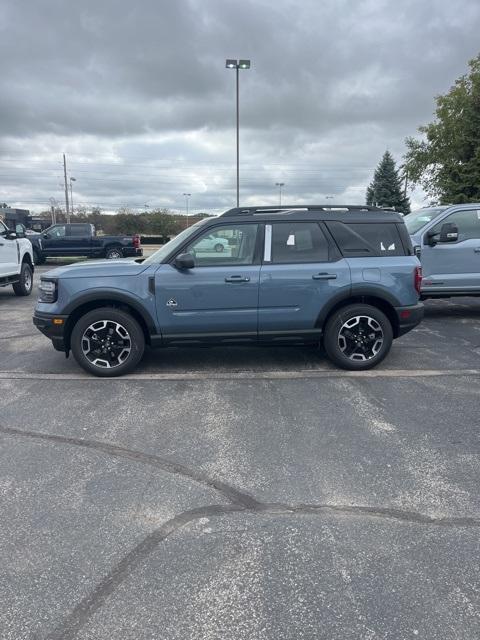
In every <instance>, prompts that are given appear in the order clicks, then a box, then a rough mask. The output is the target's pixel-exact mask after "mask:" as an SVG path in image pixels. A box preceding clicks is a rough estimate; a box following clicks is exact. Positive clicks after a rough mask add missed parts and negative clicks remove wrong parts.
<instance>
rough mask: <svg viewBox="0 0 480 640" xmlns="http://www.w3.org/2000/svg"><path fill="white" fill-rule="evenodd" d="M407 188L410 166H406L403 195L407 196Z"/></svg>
mask: <svg viewBox="0 0 480 640" xmlns="http://www.w3.org/2000/svg"><path fill="white" fill-rule="evenodd" d="M407 189H408V168H407V167H405V188H404V190H403V197H404V198H406V197H407Z"/></svg>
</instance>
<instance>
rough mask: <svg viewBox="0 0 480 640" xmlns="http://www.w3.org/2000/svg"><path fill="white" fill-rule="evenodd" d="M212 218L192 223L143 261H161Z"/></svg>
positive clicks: (147, 262) (145, 262)
mask: <svg viewBox="0 0 480 640" xmlns="http://www.w3.org/2000/svg"><path fill="white" fill-rule="evenodd" d="M210 219H211V218H205V220H200V222H196V223H195V224H192V226H191V227H188V228H187V229H184V230H183V231H181V232H180V233H179V234H178V236H175V238H172V239H171V240H170V241H169V242H167V244H164V245H163V247H160V249H158V251H155V253H152V255H151V256H149V257H148V258H147V259H146V260H144V261H143V264H152V263H160V262H162V260H163V259H164V258H166V257H167V256H168V255H169V254H170V253H171V252H172V251H175V249H176V248H177V247H179V246H180V245H181V244H182V242H184V240H186V239H187V238H189V237H190V236H191V235H193V234H194V233H195V232H196V231H197V230H198V229H199V227H203V225H204V224H205V223H207V222H208V221H209V220H210Z"/></svg>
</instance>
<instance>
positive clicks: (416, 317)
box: [395, 302, 424, 337]
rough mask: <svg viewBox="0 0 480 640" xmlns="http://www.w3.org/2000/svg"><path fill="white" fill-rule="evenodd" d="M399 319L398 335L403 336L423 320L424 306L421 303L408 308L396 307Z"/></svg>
mask: <svg viewBox="0 0 480 640" xmlns="http://www.w3.org/2000/svg"><path fill="white" fill-rule="evenodd" d="M395 312H396V314H397V319H398V325H397V326H398V335H397V337H399V336H403V335H404V334H405V333H408V332H409V331H411V330H412V329H414V328H415V327H416V326H417V325H418V324H420V322H421V321H422V320H423V314H424V306H423V304H422V303H421V302H419V303H418V304H414V305H410V306H408V307H395Z"/></svg>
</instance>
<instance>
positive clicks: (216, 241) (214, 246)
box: [195, 234, 229, 253]
mask: <svg viewBox="0 0 480 640" xmlns="http://www.w3.org/2000/svg"><path fill="white" fill-rule="evenodd" d="M228 248H229V244H228V240H226V239H225V238H219V237H218V236H215V235H213V234H211V235H209V236H206V237H205V238H203V239H202V240H200V242H199V243H198V244H197V245H196V246H195V252H196V253H202V252H205V251H216V252H217V253H221V252H222V251H225V249H228Z"/></svg>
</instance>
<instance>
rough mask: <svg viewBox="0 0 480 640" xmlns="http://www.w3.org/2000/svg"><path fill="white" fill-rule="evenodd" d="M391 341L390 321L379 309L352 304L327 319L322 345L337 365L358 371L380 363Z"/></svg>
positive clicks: (388, 349)
mask: <svg viewBox="0 0 480 640" xmlns="http://www.w3.org/2000/svg"><path fill="white" fill-rule="evenodd" d="M392 341H393V330H392V325H391V323H390V320H389V319H388V318H387V316H386V315H385V314H384V313H383V312H382V311H380V309H377V308H376V307H372V306H370V305H367V304H351V305H349V306H347V307H342V308H341V309H339V310H338V311H336V312H335V313H334V314H333V315H332V316H331V317H330V318H329V319H328V321H327V324H326V327H325V332H324V337H323V346H324V348H325V351H326V352H327V355H328V357H329V358H330V360H331V361H332V362H334V363H335V364H336V365H338V366H339V367H342V369H350V370H352V371H360V370H363V369H371V368H372V367H375V366H376V365H377V364H379V363H380V362H381V361H382V360H383V359H384V358H385V356H386V355H387V353H388V352H389V351H390V347H391V346H392Z"/></svg>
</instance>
